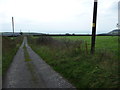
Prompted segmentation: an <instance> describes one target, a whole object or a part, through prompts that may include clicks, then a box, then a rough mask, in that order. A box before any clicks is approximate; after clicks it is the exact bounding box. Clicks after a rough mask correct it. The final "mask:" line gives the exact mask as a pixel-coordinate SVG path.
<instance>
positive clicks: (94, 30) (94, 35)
mask: <svg viewBox="0 0 120 90" xmlns="http://www.w3.org/2000/svg"><path fill="white" fill-rule="evenodd" d="M97 4H98V0H94V11H93V23H92V24H93V25H92V38H91V54H94V52H95V39H96V21H97Z"/></svg>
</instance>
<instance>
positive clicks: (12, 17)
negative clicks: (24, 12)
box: [12, 17, 14, 37]
mask: <svg viewBox="0 0 120 90" xmlns="http://www.w3.org/2000/svg"><path fill="white" fill-rule="evenodd" d="M12 29H13V37H14V18H13V17H12Z"/></svg>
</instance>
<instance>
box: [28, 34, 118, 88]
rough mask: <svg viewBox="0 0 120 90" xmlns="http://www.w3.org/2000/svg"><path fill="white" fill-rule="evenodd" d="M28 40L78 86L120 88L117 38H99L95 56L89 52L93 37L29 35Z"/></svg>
mask: <svg viewBox="0 0 120 90" xmlns="http://www.w3.org/2000/svg"><path fill="white" fill-rule="evenodd" d="M68 38H69V39H68ZM75 38H78V39H75ZM79 38H80V39H79ZM103 38H104V39H103ZM108 38H109V39H108ZM28 41H29V44H30V46H31V47H32V49H33V50H34V51H35V52H36V53H38V54H39V55H40V56H41V57H42V58H43V59H44V60H45V61H46V62H47V63H48V64H49V65H50V66H52V67H53V69H54V70H56V71H57V72H59V73H60V74H61V75H62V76H63V77H65V78H66V79H67V80H69V81H70V82H71V83H72V84H73V85H74V86H76V87H77V88H88V87H90V88H115V87H119V77H118V54H117V53H118V51H117V49H118V46H117V44H118V41H117V37H97V41H96V42H97V43H96V47H97V49H96V53H95V55H91V54H90V53H89V50H90V37H89V36H88V37H80V36H77V37H76V36H75V37H64V38H63V37H54V39H53V38H51V37H39V38H30V37H29V38H28ZM110 42H111V43H110ZM113 42H114V43H113ZM108 44H109V45H108Z"/></svg>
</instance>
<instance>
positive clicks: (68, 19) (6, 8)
mask: <svg viewBox="0 0 120 90" xmlns="http://www.w3.org/2000/svg"><path fill="white" fill-rule="evenodd" d="M118 1H119V0H98V19H97V33H104V32H109V31H111V30H113V29H116V24H117V23H118ZM93 4H94V0H0V31H1V32H11V31H12V25H11V22H12V20H11V19H12V16H13V17H14V21H15V31H16V32H19V31H20V29H21V30H22V31H23V32H28V31H29V30H30V32H44V33H89V34H90V33H91V31H92V30H91V26H92V14H93Z"/></svg>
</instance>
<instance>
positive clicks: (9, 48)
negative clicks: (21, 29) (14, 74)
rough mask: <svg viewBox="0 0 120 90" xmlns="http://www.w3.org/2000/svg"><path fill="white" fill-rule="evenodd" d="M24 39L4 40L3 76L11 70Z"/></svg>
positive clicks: (4, 38)
mask: <svg viewBox="0 0 120 90" xmlns="http://www.w3.org/2000/svg"><path fill="white" fill-rule="evenodd" d="M22 40H23V37H16V38H14V39H11V38H10V37H3V38H2V75H3V76H4V75H5V73H6V71H7V69H8V68H9V66H10V64H11V62H12V60H13V57H14V56H15V54H16V52H17V50H18V48H19V47H20V45H21V43H22Z"/></svg>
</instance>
